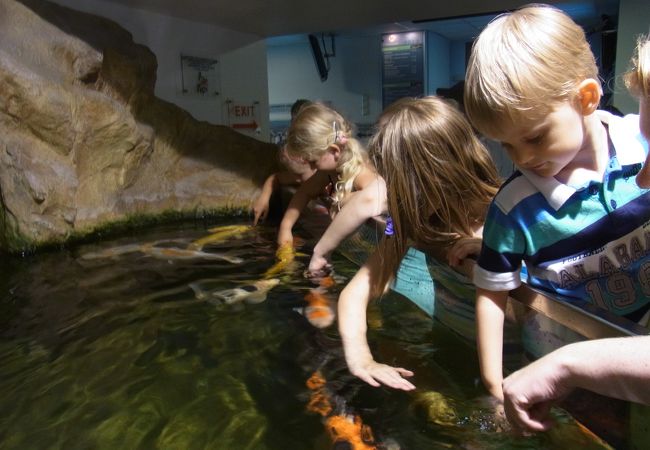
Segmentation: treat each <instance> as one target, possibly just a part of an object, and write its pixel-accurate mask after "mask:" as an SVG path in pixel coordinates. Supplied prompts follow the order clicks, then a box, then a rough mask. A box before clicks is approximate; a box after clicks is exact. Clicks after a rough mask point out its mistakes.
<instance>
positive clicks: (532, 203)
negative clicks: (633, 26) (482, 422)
mask: <svg viewBox="0 0 650 450" xmlns="http://www.w3.org/2000/svg"><path fill="white" fill-rule="evenodd" d="M600 97H601V87H600V83H599V82H598V69H597V67H596V63H595V60H594V56H593V54H592V53H591V50H590V48H589V44H588V43H587V41H586V39H585V35H584V31H583V30H582V28H580V27H579V26H578V25H577V24H575V23H574V22H573V21H572V20H571V19H570V18H569V17H568V16H567V15H565V14H564V13H563V12H562V11H560V10H558V9H556V8H554V7H550V6H545V5H534V6H527V7H523V8H522V9H520V10H517V11H515V12H513V13H508V14H504V15H502V16H499V17H498V18H496V19H495V20H494V21H492V22H491V23H490V24H489V25H488V26H487V27H486V28H485V30H484V31H483V32H482V33H481V34H480V36H479V37H478V39H477V41H476V43H475V44H474V47H473V49H472V55H471V57H470V61H469V64H468V69H467V77H466V83H465V108H466V110H467V114H468V116H469V118H470V120H471V121H472V123H473V124H474V126H475V127H476V128H477V129H478V130H479V131H480V132H482V133H483V134H485V135H487V136H489V137H490V138H492V139H495V140H497V141H501V143H502V145H503V147H504V148H505V149H506V151H507V152H508V155H509V156H510V158H511V159H512V160H513V162H514V163H515V165H516V166H517V168H518V169H519V170H518V171H517V172H515V173H514V174H513V175H512V176H511V177H510V178H509V179H508V180H507V181H506V182H505V183H504V185H503V186H502V187H501V189H500V191H499V193H498V194H497V196H496V197H495V198H494V201H493V202H492V205H491V206H490V209H489V211H488V215H487V218H486V222H485V230H484V233H483V239H484V240H483V246H482V249H481V254H480V257H479V259H478V264H477V266H476V268H475V270H474V283H475V284H476V286H477V300H476V316H477V341H478V351H479V362H480V366H481V376H482V378H483V382H484V384H485V386H486V388H487V389H488V390H489V391H490V393H491V394H492V395H494V396H495V397H497V398H499V399H503V391H502V387H501V382H502V377H503V374H502V368H501V363H502V343H503V338H502V328H503V316H504V309H505V304H506V300H507V297H508V291H509V290H511V289H514V288H516V287H518V286H519V284H520V270H521V262H522V261H524V262H525V263H526V267H527V270H528V283H529V284H530V285H531V286H535V287H537V288H541V289H544V290H546V291H550V292H552V293H554V294H556V295H560V296H563V297H564V298H566V299H567V301H572V302H575V303H576V304H584V302H589V303H592V304H594V305H596V306H598V307H601V308H604V309H607V310H610V311H612V312H614V313H615V314H618V315H623V316H626V317H628V318H630V319H632V320H635V321H638V320H639V319H641V318H642V316H643V315H644V314H645V313H646V312H647V310H648V308H649V304H648V303H649V296H650V257H649V256H648V252H649V251H650V225H649V224H648V222H649V220H650V193H648V191H647V190H645V189H641V188H639V187H638V186H637V185H636V183H635V179H634V178H635V175H636V173H637V172H638V171H639V168H640V167H641V163H643V161H644V160H645V155H646V152H647V144H646V143H645V141H644V140H643V139H642V137H641V136H640V134H639V123H638V117H637V116H628V117H626V118H624V119H621V118H617V117H614V116H612V115H610V114H608V113H604V112H602V111H596V109H597V107H598V103H599V101H600Z"/></svg>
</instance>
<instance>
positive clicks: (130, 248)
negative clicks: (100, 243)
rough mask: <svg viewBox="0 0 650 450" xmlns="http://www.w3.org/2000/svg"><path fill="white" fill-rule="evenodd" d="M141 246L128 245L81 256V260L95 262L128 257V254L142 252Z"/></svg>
mask: <svg viewBox="0 0 650 450" xmlns="http://www.w3.org/2000/svg"><path fill="white" fill-rule="evenodd" d="M140 247H141V244H127V245H120V246H118V247H111V248H107V249H105V250H101V251H98V252H90V253H85V254H83V255H81V259H86V260H93V259H104V258H114V257H116V256H122V255H126V254H127V253H135V252H139V251H140Z"/></svg>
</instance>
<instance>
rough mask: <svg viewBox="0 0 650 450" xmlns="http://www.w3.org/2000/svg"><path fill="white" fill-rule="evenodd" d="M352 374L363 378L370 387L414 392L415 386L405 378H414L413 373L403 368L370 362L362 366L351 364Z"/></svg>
mask: <svg viewBox="0 0 650 450" xmlns="http://www.w3.org/2000/svg"><path fill="white" fill-rule="evenodd" d="M348 366H349V368H350V373H352V375H354V376H356V377H358V378H361V379H362V380H363V381H365V382H366V383H368V384H369V385H370V386H374V387H379V386H381V385H382V384H383V385H386V386H388V387H392V388H393V389H401V390H403V391H412V390H413V389H415V386H414V385H413V384H412V383H411V382H410V381H408V380H406V379H405V378H404V377H412V376H413V372H411V371H410V370H407V369H404V368H402V367H392V366H389V365H387V364H380V363H378V362H375V361H374V360H370V361H367V362H364V363H361V364H349V365H348Z"/></svg>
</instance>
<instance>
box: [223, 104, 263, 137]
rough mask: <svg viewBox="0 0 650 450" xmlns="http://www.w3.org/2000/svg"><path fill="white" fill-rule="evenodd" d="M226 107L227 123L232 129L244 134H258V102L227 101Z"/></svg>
mask: <svg viewBox="0 0 650 450" xmlns="http://www.w3.org/2000/svg"><path fill="white" fill-rule="evenodd" d="M226 105H227V106H228V123H229V125H230V126H231V127H232V128H234V129H235V130H238V131H244V132H246V131H250V132H254V133H259V132H260V125H259V123H260V121H259V117H258V113H259V111H258V110H259V107H258V106H259V102H252V103H245V102H236V101H233V100H228V101H226Z"/></svg>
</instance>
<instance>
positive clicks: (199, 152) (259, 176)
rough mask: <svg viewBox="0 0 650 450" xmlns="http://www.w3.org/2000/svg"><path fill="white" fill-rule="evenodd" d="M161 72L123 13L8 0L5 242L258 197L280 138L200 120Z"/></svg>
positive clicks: (2, 91)
mask: <svg viewBox="0 0 650 450" xmlns="http://www.w3.org/2000/svg"><path fill="white" fill-rule="evenodd" d="M155 81H156V58H155V56H154V55H153V53H152V52H151V51H149V49H147V48H146V47H144V46H142V45H138V44H135V43H134V42H133V38H132V36H131V34H130V33H128V32H127V31H126V30H124V29H123V28H121V27H120V26H119V25H117V24H116V23H114V22H111V21H109V20H107V19H104V18H101V17H97V16H93V15H90V14H84V13H80V12H77V11H73V10H70V9H67V8H64V7H61V6H58V5H56V4H53V3H49V2H46V1H43V0H21V1H16V0H0V249H4V250H9V251H20V250H23V249H25V248H28V247H29V248H31V247H34V246H38V245H40V244H44V243H52V242H63V241H65V240H66V239H67V238H68V237H69V236H72V235H83V234H85V233H88V232H90V231H92V230H94V229H96V228H97V227H100V226H102V225H105V224H108V223H111V222H114V221H120V220H124V219H125V218H128V217H131V216H139V215H157V214H161V213H163V212H169V211H174V212H178V213H196V212H197V211H199V212H202V211H215V210H222V209H227V208H247V207H248V206H249V204H250V201H251V198H253V197H254V195H255V194H256V192H257V190H258V188H259V186H260V185H261V183H262V182H263V179H264V177H265V176H266V175H268V174H269V173H271V172H272V171H273V170H275V169H276V167H275V165H276V157H275V153H276V147H275V146H273V145H271V144H266V143H262V142H259V141H257V140H255V139H252V138H248V137H246V136H243V135H240V134H238V133H236V132H234V131H233V130H231V129H230V128H227V127H224V126H217V125H210V124H208V123H206V122H199V121H197V120H195V119H193V118H192V117H191V116H190V114H188V113H187V112H186V111H184V110H182V109H180V108H178V107H176V106H175V105H172V104H170V103H167V102H165V101H162V100H160V99H158V98H156V97H155V96H154V84H155Z"/></svg>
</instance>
